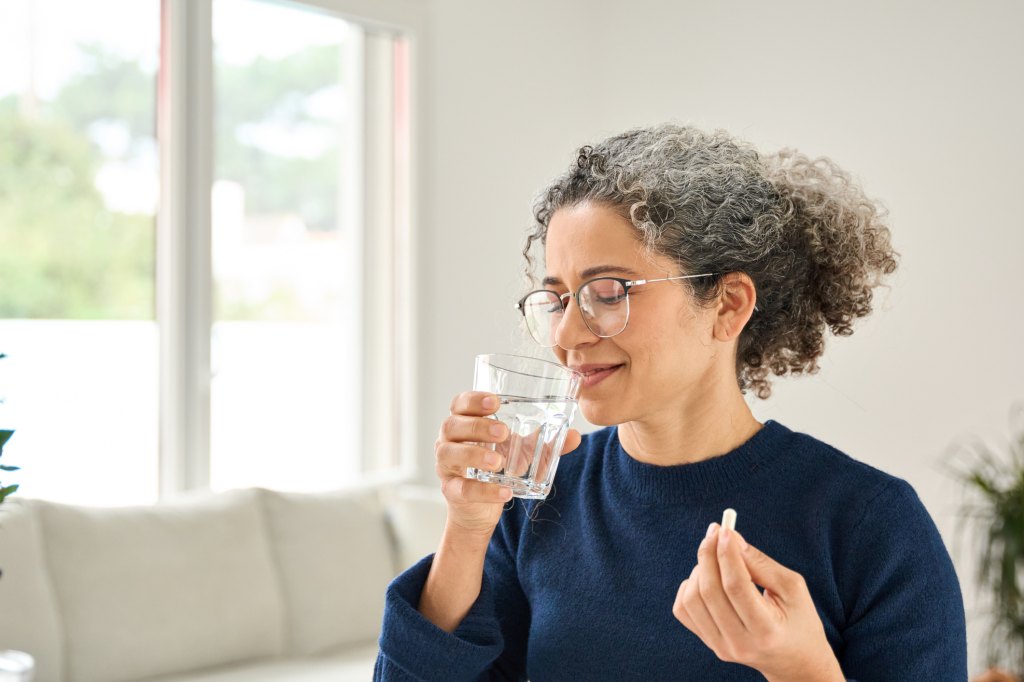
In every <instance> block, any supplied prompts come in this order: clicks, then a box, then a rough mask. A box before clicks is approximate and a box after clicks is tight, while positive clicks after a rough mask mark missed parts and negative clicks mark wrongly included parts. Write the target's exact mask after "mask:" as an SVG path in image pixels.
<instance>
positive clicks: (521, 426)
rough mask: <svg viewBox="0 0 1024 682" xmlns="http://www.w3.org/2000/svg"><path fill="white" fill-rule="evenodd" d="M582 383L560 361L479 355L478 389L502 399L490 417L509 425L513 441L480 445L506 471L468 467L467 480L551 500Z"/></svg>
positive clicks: (476, 384)
mask: <svg viewBox="0 0 1024 682" xmlns="http://www.w3.org/2000/svg"><path fill="white" fill-rule="evenodd" d="M582 383H583V375H582V374H580V373H579V372H575V371H573V370H571V369H569V368H567V367H563V366H562V365H559V364H558V363H555V362H549V361H547V360H541V359H539V358H531V357H525V356H522V355H507V354H503V353H492V354H489V355H478V356H476V371H475V373H474V376H473V390H476V391H486V392H488V393H494V394H496V395H497V396H498V398H499V400H500V401H501V404H500V405H499V407H498V411H497V412H496V413H494V414H492V415H488V416H489V417H490V418H491V419H496V420H498V421H501V422H504V423H505V425H506V426H508V430H509V436H508V438H506V439H505V440H504V441H503V442H501V443H479V445H481V446H483V447H485V448H488V449H491V450H494V451H495V452H497V453H499V454H500V455H502V457H503V460H502V461H503V467H502V468H501V469H499V470H497V471H487V470H485V469H477V468H475V467H468V468H467V470H466V477H467V478H475V479H476V480H478V481H484V482H488V483H498V484H499V485H503V486H507V487H509V488H511V489H512V495H513V497H521V498H525V499H537V500H540V499H544V498H545V497H547V495H548V492H549V491H550V490H551V483H552V481H554V480H555V469H556V468H557V467H558V460H559V455H560V453H561V452H562V446H563V445H564V444H565V437H566V435H568V433H569V424H570V423H572V419H573V416H574V415H575V414H576V406H577V404H578V398H579V393H580V386H582Z"/></svg>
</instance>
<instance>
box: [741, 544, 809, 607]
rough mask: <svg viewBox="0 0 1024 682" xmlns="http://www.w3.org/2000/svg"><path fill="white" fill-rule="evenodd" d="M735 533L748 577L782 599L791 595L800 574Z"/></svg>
mask: <svg viewBox="0 0 1024 682" xmlns="http://www.w3.org/2000/svg"><path fill="white" fill-rule="evenodd" d="M733 532H735V531H733ZM736 535H737V539H739V541H740V547H742V548H743V551H741V552H740V554H741V555H742V556H743V563H745V564H746V565H747V571H749V572H750V578H751V579H752V580H753V581H754V582H755V583H757V584H758V585H760V586H761V587H763V588H765V589H767V590H771V591H772V592H773V593H774V594H777V595H779V596H780V597H782V598H783V600H785V599H786V598H787V597H791V596H793V591H794V589H795V588H796V584H795V583H796V580H797V579H799V578H800V574H799V573H796V572H795V571H792V570H790V569H788V568H786V567H785V566H783V565H782V564H780V563H779V562H778V561H776V560H775V559H772V558H771V557H770V556H768V555H767V554H765V553H764V552H762V551H761V550H759V549H758V548H757V547H754V546H753V545H751V544H748V543H747V541H746V540H743V539H742V537H741V536H740V535H739V533H736Z"/></svg>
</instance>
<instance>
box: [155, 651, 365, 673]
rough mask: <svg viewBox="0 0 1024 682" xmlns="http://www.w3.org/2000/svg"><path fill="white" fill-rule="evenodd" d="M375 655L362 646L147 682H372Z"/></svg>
mask: <svg viewBox="0 0 1024 682" xmlns="http://www.w3.org/2000/svg"><path fill="white" fill-rule="evenodd" d="M377 652H378V649H377V645H376V644H375V643H374V644H363V645H361V646H356V647H346V648H345V649H344V650H341V651H339V652H337V653H333V654H327V655H324V656H317V657H315V658H287V659H280V660H277V661H267V662H265V663H255V664H248V665H246V664H243V665H233V666H230V667H225V668H218V669H216V670H204V671H202V672H198V673H192V674H188V675H174V676H171V677H160V678H158V679H156V680H151V681H150V682H367V680H372V679H373V666H374V664H375V663H376V662H377Z"/></svg>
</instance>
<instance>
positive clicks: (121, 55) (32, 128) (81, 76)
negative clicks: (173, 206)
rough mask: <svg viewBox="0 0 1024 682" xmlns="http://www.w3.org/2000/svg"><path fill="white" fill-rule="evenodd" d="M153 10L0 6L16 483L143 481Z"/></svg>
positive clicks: (151, 429)
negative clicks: (110, 18)
mask: <svg viewBox="0 0 1024 682" xmlns="http://www.w3.org/2000/svg"><path fill="white" fill-rule="evenodd" d="M111 16H117V17H120V18H121V19H122V20H120V21H117V22H111V21H108V20H107V18H108V17H111ZM159 19H160V5H159V2H157V1H156V0H102V1H97V2H95V3H75V2H71V1H63V0H32V1H31V2H26V1H25V0H17V1H12V2H5V3H4V4H3V5H2V6H0V60H2V63H3V64H5V65H6V66H5V68H4V69H2V70H0V352H2V353H5V354H6V355H7V357H6V358H3V359H2V360H0V398H3V400H4V403H3V405H0V425H2V426H3V427H4V428H12V429H15V431H16V433H15V435H14V437H13V438H12V439H11V442H10V444H9V445H8V447H7V449H6V450H5V457H4V459H5V460H10V461H9V463H14V460H18V461H17V464H18V465H20V466H22V467H23V470H22V471H20V472H18V473H17V474H14V475H12V476H10V477H11V478H12V479H14V478H15V477H17V482H20V483H21V485H22V493H23V494H27V495H31V496H34V497H49V498H56V499H63V500H68V501H74V502H87V501H96V500H101V501H104V502H110V503H113V504H119V503H136V502H148V501H152V500H153V499H155V498H156V495H157V414H158V409H157V402H158V400H157V398H158V394H157V343H158V333H157V326H156V317H155V309H154V281H155V275H154V244H155V234H156V209H157V194H158V188H159V178H158V166H157V143H156V129H155V121H156V73H157V66H158V61H159V41H160V24H159ZM112 471H116V472H117V474H116V475H111V473H110V472H112Z"/></svg>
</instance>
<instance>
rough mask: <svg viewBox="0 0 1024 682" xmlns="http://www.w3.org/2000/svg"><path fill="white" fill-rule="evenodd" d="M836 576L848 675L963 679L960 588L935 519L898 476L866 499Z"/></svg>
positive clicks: (860, 679)
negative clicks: (843, 624)
mask: <svg viewBox="0 0 1024 682" xmlns="http://www.w3.org/2000/svg"><path fill="white" fill-rule="evenodd" d="M845 546H846V550H845V551H844V552H843V553H842V554H841V555H840V564H839V566H838V567H837V568H838V569H839V570H838V572H837V576H838V577H839V580H840V590H841V592H842V595H843V603H844V606H845V609H846V613H847V619H846V627H845V629H844V631H843V643H844V646H843V650H842V656H841V658H840V665H841V667H842V669H843V672H844V673H845V675H846V678H847V679H848V680H851V682H853V681H856V682H874V681H877V682H883V681H889V680H934V681H935V682H947V681H948V682H954V681H955V682H964V680H966V679H967V625H966V620H965V617H964V602H963V595H962V594H961V591H960V582H959V579H958V578H957V574H956V570H955V569H954V567H953V562H952V560H951V559H950V556H949V552H947V550H946V546H945V545H944V544H943V541H942V537H941V536H940V534H939V531H938V528H936V526H935V522H934V521H933V520H932V518H931V516H930V515H929V514H928V510H927V509H926V508H925V506H924V504H923V503H922V502H921V500H920V498H919V497H918V496H917V493H916V491H915V490H914V488H913V487H912V486H911V485H910V484H909V483H907V482H906V481H904V480H903V479H894V480H891V481H889V482H887V483H886V484H884V485H883V488H882V489H881V490H880V491H879V492H878V493H877V494H875V496H874V497H873V498H872V499H870V500H869V501H868V503H867V505H866V508H865V510H864V513H863V516H862V517H861V520H860V521H859V522H858V523H857V525H856V527H855V528H854V530H853V531H852V532H851V535H850V542H849V543H845Z"/></svg>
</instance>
